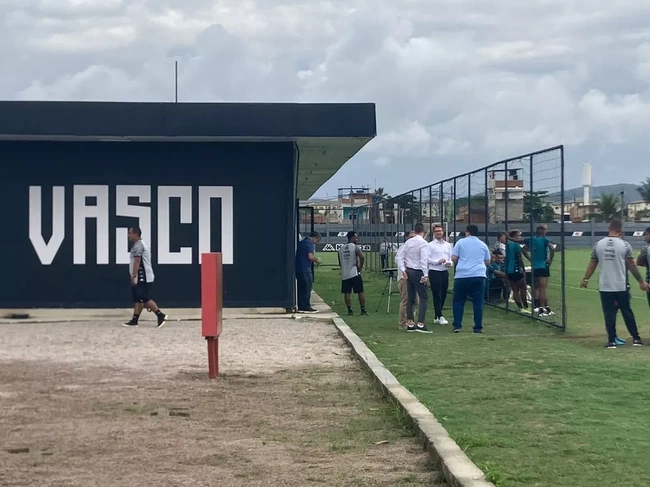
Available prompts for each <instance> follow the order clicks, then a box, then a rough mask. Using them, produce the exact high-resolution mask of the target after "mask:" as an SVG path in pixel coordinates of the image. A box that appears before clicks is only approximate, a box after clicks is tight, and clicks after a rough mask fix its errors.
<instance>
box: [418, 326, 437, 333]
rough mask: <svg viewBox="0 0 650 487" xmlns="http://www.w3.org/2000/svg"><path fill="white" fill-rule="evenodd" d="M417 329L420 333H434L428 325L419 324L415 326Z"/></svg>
mask: <svg viewBox="0 0 650 487" xmlns="http://www.w3.org/2000/svg"><path fill="white" fill-rule="evenodd" d="M415 331H417V332H418V333H433V332H432V331H429V329H428V328H427V325H417V326H416V327H415Z"/></svg>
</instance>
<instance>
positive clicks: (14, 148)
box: [0, 142, 296, 308]
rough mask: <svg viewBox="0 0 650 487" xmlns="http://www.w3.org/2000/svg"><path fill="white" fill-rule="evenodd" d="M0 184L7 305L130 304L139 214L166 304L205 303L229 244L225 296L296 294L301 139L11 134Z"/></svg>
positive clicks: (243, 300) (233, 302) (0, 289)
mask: <svg viewBox="0 0 650 487" xmlns="http://www.w3.org/2000/svg"><path fill="white" fill-rule="evenodd" d="M0 185H1V186H0V189H1V191H0V203H1V206H0V208H2V210H1V211H2V222H3V228H4V230H5V231H4V235H3V238H2V239H1V240H0V246H1V252H0V259H2V261H1V265H0V268H2V272H3V276H4V278H3V279H2V284H0V308H29V307H125V306H130V304H131V291H130V285H129V279H128V250H129V249H128V245H127V239H126V232H127V227H128V226H130V225H138V224H139V226H140V227H142V229H143V239H144V240H145V241H146V242H148V243H149V245H150V246H151V249H152V252H153V268H154V272H155V276H156V279H155V283H154V286H153V297H154V299H155V300H156V301H157V302H158V303H159V304H160V306H162V307H163V308H169V307H195V306H198V305H199V304H200V265H199V255H200V253H201V252H209V251H221V252H223V255H224V263H225V264H226V265H225V266H224V305H225V306H229V307H235V306H237V307H239V306H242V307H256V306H260V307H261V306H273V307H291V306H292V305H293V302H294V292H293V281H294V279H293V275H294V268H293V266H294V245H293V242H294V241H295V223H294V221H295V220H294V215H295V201H296V194H295V185H294V147H293V144H292V143H290V142H287V143H284V142H282V143H256V144H242V143H185V142H182V143H181V142H176V143H167V142H166V143H160V142H125V143H117V142H2V143H0ZM252 195H258V197H257V198H254V197H252ZM138 196H139V197H138ZM261 205H263V208H264V212H265V214H266V215H268V219H269V221H272V222H273V226H274V229H275V235H276V238H273V239H270V240H267V241H261V240H260V238H259V233H258V231H257V229H258V225H259V223H260V222H259V214H260V209H261V208H260V206H261ZM260 278H263V285H259V282H260V281H259V279H260Z"/></svg>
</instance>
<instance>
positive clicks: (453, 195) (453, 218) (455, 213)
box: [451, 178, 458, 245]
mask: <svg viewBox="0 0 650 487" xmlns="http://www.w3.org/2000/svg"><path fill="white" fill-rule="evenodd" d="M452 198H453V199H454V213H453V214H452V217H451V218H452V220H453V222H454V225H453V226H454V230H453V231H454V245H456V242H457V236H456V220H457V218H456V215H458V208H457V207H456V178H454V193H453V194H452Z"/></svg>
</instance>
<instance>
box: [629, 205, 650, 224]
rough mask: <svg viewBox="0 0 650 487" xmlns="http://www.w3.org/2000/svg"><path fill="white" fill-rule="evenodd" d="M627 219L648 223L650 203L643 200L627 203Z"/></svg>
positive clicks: (649, 219)
mask: <svg viewBox="0 0 650 487" xmlns="http://www.w3.org/2000/svg"><path fill="white" fill-rule="evenodd" d="M627 218H628V219H629V220H638V221H650V203H646V202H645V201H643V200H639V201H632V202H630V203H628V204H627Z"/></svg>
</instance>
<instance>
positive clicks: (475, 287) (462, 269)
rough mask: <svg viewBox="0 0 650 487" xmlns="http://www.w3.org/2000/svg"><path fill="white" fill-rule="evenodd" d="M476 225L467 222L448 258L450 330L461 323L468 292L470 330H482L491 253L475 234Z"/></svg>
mask: <svg viewBox="0 0 650 487" xmlns="http://www.w3.org/2000/svg"><path fill="white" fill-rule="evenodd" d="M477 235H478V227H477V226H476V225H467V229H466V231H465V238H462V239H460V240H459V241H458V242H456V245H454V249H453V251H452V254H451V259H452V261H453V262H454V264H455V265H456V273H455V274H454V299H453V310H454V323H453V326H454V333H458V332H460V330H461V328H462V327H463V314H464V312H465V302H466V301H467V298H469V297H470V296H471V298H472V304H473V305H474V333H482V332H483V305H484V304H485V282H486V280H487V267H488V266H489V265H490V261H491V260H492V257H491V255H490V249H488V246H487V245H485V243H484V242H483V241H481V240H479V238H478V237H477Z"/></svg>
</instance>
